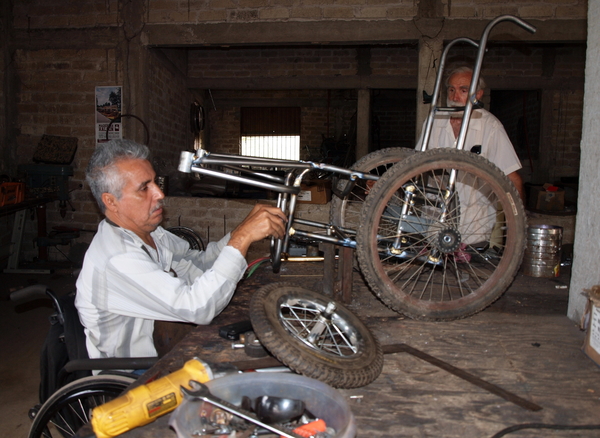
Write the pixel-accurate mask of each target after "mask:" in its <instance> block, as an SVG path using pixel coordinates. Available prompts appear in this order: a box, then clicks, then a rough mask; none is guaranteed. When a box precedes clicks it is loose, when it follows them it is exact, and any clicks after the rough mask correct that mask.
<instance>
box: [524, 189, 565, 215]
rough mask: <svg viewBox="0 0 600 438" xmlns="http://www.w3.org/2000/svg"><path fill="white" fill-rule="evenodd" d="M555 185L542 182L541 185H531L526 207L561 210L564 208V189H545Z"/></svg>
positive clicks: (540, 209) (541, 209)
mask: <svg viewBox="0 0 600 438" xmlns="http://www.w3.org/2000/svg"><path fill="white" fill-rule="evenodd" d="M553 187H555V186H553V185H552V184H548V183H546V184H544V185H543V186H532V187H531V192H530V194H529V202H528V204H527V205H528V207H529V209H530V210H539V211H563V210H564V209H565V191H564V190H563V189H561V188H557V190H553V191H551V190H547V189H551V188H553Z"/></svg>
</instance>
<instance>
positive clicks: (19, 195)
mask: <svg viewBox="0 0 600 438" xmlns="http://www.w3.org/2000/svg"><path fill="white" fill-rule="evenodd" d="M24 200H25V184H23V183H14V182H4V183H2V184H0V207H4V206H5V205H12V204H18V203H19V202H23V201H24Z"/></svg>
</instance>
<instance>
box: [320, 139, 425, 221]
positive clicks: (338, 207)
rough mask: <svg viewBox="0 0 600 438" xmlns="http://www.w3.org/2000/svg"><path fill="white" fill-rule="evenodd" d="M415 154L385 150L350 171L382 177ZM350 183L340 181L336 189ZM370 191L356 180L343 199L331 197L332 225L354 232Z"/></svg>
mask: <svg viewBox="0 0 600 438" xmlns="http://www.w3.org/2000/svg"><path fill="white" fill-rule="evenodd" d="M414 154H415V151H414V150H413V149H407V148H387V149H380V150H378V151H375V152H371V153H370V154H368V155H365V156H364V157H362V158H361V159H360V160H358V161H357V162H356V163H354V165H352V170H358V171H359V172H364V173H370V174H372V175H377V176H382V175H383V174H384V173H385V172H386V171H387V170H388V169H389V168H390V167H392V166H393V165H394V164H396V163H398V162H399V161H402V160H404V159H405V158H408V157H411V156H413V155H414ZM349 183H350V182H349V181H348V180H347V179H346V180H343V179H340V180H339V181H338V182H337V188H338V190H340V191H343V190H344V189H345V188H346V186H347V184H349ZM369 192H370V189H369V188H368V187H367V181H366V180H357V182H356V184H355V186H354V188H353V189H352V191H351V192H350V193H349V194H348V196H346V197H345V198H343V199H341V198H339V197H337V196H333V198H332V200H331V209H330V213H329V218H330V221H331V223H332V224H333V225H336V226H338V227H343V228H347V229H350V230H354V231H356V230H357V229H358V225H359V223H360V212H361V209H362V205H363V202H364V201H365V199H366V197H367V194H368V193H369Z"/></svg>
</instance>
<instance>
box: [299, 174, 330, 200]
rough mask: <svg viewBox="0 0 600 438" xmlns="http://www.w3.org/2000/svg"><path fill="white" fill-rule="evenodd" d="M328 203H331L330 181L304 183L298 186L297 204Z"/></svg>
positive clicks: (320, 180)
mask: <svg viewBox="0 0 600 438" xmlns="http://www.w3.org/2000/svg"><path fill="white" fill-rule="evenodd" d="M329 201H331V180H328V179H327V180H325V179H323V180H322V179H319V180H314V181H306V182H305V183H302V185H301V186H300V193H298V203H300V204H327V203H328V202H329Z"/></svg>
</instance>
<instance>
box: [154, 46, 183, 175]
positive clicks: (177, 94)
mask: <svg viewBox="0 0 600 438" xmlns="http://www.w3.org/2000/svg"><path fill="white" fill-rule="evenodd" d="M180 56H181V57H183V58H185V53H181V54H180ZM182 63H183V62H182ZM149 64H150V68H149V69H148V79H147V80H148V89H147V90H146V93H145V94H146V97H145V98H146V99H147V101H148V105H147V108H148V112H147V114H148V116H147V118H148V128H149V131H150V142H149V145H148V146H149V147H150V149H151V151H152V163H153V165H154V170H155V172H156V173H157V175H167V176H172V175H174V174H175V173H176V172H177V165H178V163H179V155H180V152H181V151H184V150H193V145H194V141H193V135H192V132H191V127H190V105H191V104H192V102H193V101H194V96H193V93H192V92H191V91H190V90H189V89H188V88H187V84H186V78H185V76H184V75H183V73H181V72H178V71H175V72H174V71H172V70H170V69H167V68H165V65H164V61H162V60H160V59H157V58H156V57H150V62H149Z"/></svg>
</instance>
